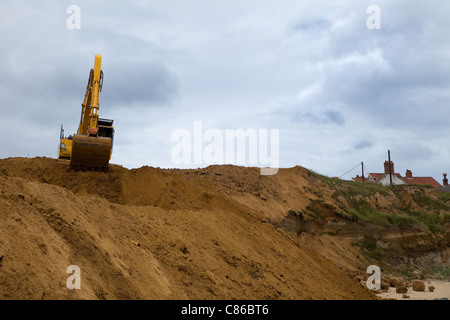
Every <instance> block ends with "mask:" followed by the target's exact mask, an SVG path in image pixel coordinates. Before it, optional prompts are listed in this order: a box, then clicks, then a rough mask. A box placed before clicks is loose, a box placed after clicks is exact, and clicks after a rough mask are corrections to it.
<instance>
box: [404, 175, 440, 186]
mask: <svg viewBox="0 0 450 320" xmlns="http://www.w3.org/2000/svg"><path fill="white" fill-rule="evenodd" d="M402 180H403V181H405V182H406V183H409V184H424V185H430V186H432V187H433V188H439V187H442V186H441V184H440V183H439V182H437V181H436V180H434V179H433V178H432V177H412V178H406V177H405V178H402Z"/></svg>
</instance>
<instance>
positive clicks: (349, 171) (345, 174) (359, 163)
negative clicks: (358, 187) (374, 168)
mask: <svg viewBox="0 0 450 320" xmlns="http://www.w3.org/2000/svg"><path fill="white" fill-rule="evenodd" d="M360 165H361V162H360V163H358V164H357V165H356V166H354V167H353V168H351V169H350V170H348V171H347V172H346V173H344V174H343V175H341V176H340V177H339V179H341V178H342V177H343V176H345V175H346V174H347V173H349V172H351V171H353V170H355V169H356V168H358V167H359V166H360Z"/></svg>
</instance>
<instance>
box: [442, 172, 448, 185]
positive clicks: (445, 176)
mask: <svg viewBox="0 0 450 320" xmlns="http://www.w3.org/2000/svg"><path fill="white" fill-rule="evenodd" d="M443 175H444V180H442V182H443V183H442V184H443V185H444V186H447V185H448V179H447V174H446V173H443Z"/></svg>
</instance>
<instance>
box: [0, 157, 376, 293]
mask: <svg viewBox="0 0 450 320" xmlns="http://www.w3.org/2000/svg"><path fill="white" fill-rule="evenodd" d="M311 183H312V182H311V181H308V178H307V176H306V175H305V170H304V169H303V168H292V169H286V170H280V172H279V174H277V175H275V176H273V177H261V176H260V175H259V170H258V169H255V168H240V167H233V166H220V167H219V166H214V167H209V168H206V169H203V170H160V169H155V168H150V167H143V168H140V169H136V170H127V169H124V168H122V167H120V166H112V168H111V170H110V172H108V173H100V172H67V164H66V163H64V162H58V161H57V160H54V159H49V158H34V159H25V158H11V159H5V160H0V234H1V236H0V298H1V299H12V298H18V299H41V298H43V299H372V298H374V295H372V294H371V293H370V292H368V291H367V290H366V289H364V288H363V287H362V286H361V285H360V284H359V283H358V282H357V281H355V280H353V279H351V278H350V277H349V276H348V275H347V273H345V272H344V271H342V270H341V268H339V267H338V265H337V264H336V263H335V262H334V263H333V262H331V261H330V260H328V259H326V258H325V257H324V256H323V255H322V254H320V252H319V253H318V251H317V250H322V249H323V252H325V253H326V252H327V250H328V251H330V253H331V252H332V251H333V250H330V248H329V247H327V248H322V249H320V246H316V245H315V243H317V241H316V239H313V238H311V239H309V238H302V239H300V238H298V237H296V236H295V235H294V236H293V235H292V234H289V233H287V232H286V231H284V230H282V229H279V228H276V227H274V226H273V225H272V224H270V223H268V222H267V218H271V219H275V220H276V219H281V218H283V215H284V214H285V213H286V211H287V208H289V207H292V206H294V205H297V206H300V205H301V206H305V205H307V203H308V199H310V198H311V197H314V195H313V194H310V195H307V194H305V192H304V191H303V189H302V188H303V187H304V186H306V185H311ZM318 188H320V186H318ZM320 243H321V244H322V245H323V246H325V244H326V238H324V240H323V241H320ZM69 265H77V266H79V267H80V268H81V277H82V284H81V286H82V287H81V290H69V289H67V288H66V280H67V277H68V276H69V275H68V274H66V269H67V267H68V266H69Z"/></svg>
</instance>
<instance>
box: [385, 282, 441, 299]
mask: <svg viewBox="0 0 450 320" xmlns="http://www.w3.org/2000/svg"><path fill="white" fill-rule="evenodd" d="M424 283H425V286H426V289H425V291H424V292H423V291H414V290H413V289H412V288H411V287H408V292H407V293H406V295H408V296H409V298H403V294H402V293H397V292H396V291H395V288H389V290H388V291H387V292H383V293H380V294H377V296H378V297H380V298H384V299H396V300H434V299H440V298H448V299H450V281H444V280H425V281H424ZM429 286H434V287H435V289H434V291H433V292H430V291H429V290H428V287H429Z"/></svg>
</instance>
